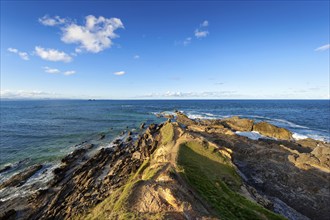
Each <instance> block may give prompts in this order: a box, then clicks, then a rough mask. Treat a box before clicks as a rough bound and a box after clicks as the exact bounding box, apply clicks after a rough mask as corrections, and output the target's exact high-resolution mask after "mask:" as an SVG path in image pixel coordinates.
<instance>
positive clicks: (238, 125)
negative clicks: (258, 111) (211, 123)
mask: <svg viewBox="0 0 330 220" xmlns="http://www.w3.org/2000/svg"><path fill="white" fill-rule="evenodd" d="M253 123H254V121H253V120H251V119H247V118H239V117H237V116H235V117H231V118H228V119H224V120H223V121H222V124H224V125H225V126H226V127H228V128H230V129H231V130H234V131H252V128H253Z"/></svg>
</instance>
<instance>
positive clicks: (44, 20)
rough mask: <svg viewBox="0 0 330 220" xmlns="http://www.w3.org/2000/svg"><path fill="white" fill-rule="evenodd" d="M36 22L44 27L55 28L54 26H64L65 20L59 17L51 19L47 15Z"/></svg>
mask: <svg viewBox="0 0 330 220" xmlns="http://www.w3.org/2000/svg"><path fill="white" fill-rule="evenodd" d="M38 21H39V22H40V23H41V24H43V25H45V26H56V25H61V24H65V23H66V22H67V20H66V19H64V18H60V17H59V16H55V17H53V18H51V17H49V16H48V15H45V16H43V17H42V18H39V19H38Z"/></svg>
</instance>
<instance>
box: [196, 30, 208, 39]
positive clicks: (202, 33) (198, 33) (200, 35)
mask: <svg viewBox="0 0 330 220" xmlns="http://www.w3.org/2000/svg"><path fill="white" fill-rule="evenodd" d="M207 35H209V32H208V31H201V30H199V29H196V30H195V37H196V38H203V37H206V36H207Z"/></svg>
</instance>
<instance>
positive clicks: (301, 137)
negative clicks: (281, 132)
mask: <svg viewBox="0 0 330 220" xmlns="http://www.w3.org/2000/svg"><path fill="white" fill-rule="evenodd" d="M292 137H293V139H295V140H301V139H306V138H308V136H306V135H303V134H298V133H293V134H292Z"/></svg>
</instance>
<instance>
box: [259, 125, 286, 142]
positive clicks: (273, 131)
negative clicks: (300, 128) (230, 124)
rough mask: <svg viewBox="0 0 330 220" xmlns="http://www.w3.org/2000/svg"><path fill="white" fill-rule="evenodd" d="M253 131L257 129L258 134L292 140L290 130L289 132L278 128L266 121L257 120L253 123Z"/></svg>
mask: <svg viewBox="0 0 330 220" xmlns="http://www.w3.org/2000/svg"><path fill="white" fill-rule="evenodd" d="M253 131H257V132H259V133H260V134H262V135H265V136H267V137H272V138H277V139H282V140H292V132H290V131H289V130H287V129H285V128H279V127H277V126H275V125H272V124H269V123H267V122H259V123H257V124H255V125H253Z"/></svg>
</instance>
